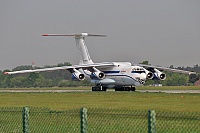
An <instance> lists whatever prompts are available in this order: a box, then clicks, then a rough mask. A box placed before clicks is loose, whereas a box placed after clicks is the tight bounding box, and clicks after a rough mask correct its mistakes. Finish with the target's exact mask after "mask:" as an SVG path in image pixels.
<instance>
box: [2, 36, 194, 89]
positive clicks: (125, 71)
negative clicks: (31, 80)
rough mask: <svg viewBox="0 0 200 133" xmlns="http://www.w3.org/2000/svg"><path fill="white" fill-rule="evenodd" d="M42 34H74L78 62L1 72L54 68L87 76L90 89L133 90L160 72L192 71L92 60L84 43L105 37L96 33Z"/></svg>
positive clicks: (74, 75)
mask: <svg viewBox="0 0 200 133" xmlns="http://www.w3.org/2000/svg"><path fill="white" fill-rule="evenodd" d="M42 36H70V37H74V38H75V41H76V46H77V49H78V51H79V55H80V58H81V59H80V62H79V65H72V66H62V67H53V68H43V69H32V70H21V71H13V72H5V73H4V74H19V73H31V72H44V71H54V70H68V71H69V72H70V73H71V74H72V76H71V78H72V80H77V81H81V80H84V79H88V80H90V81H91V82H92V83H94V84H95V86H93V87H92V91H106V90H107V89H110V88H114V89H115V91H135V90H136V86H142V85H143V84H144V83H145V81H146V80H148V79H149V80H165V79H166V74H165V73H164V72H162V71H163V70H165V71H171V72H178V73H185V74H195V72H190V71H184V70H178V69H171V68H167V67H160V66H151V65H144V64H135V65H132V64H131V63H130V62H101V63H94V62H93V61H92V59H91V57H90V55H89V52H88V49H87V46H86V44H85V38H86V37H107V36H106V35H99V34H88V33H81V34H66V35H61V34H43V35H42Z"/></svg>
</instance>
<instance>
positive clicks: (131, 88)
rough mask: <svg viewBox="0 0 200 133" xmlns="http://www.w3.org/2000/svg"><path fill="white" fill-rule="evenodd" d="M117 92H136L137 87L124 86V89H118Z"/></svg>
mask: <svg viewBox="0 0 200 133" xmlns="http://www.w3.org/2000/svg"><path fill="white" fill-rule="evenodd" d="M115 91H135V87H132V86H131V87H127V86H122V87H116V88H115Z"/></svg>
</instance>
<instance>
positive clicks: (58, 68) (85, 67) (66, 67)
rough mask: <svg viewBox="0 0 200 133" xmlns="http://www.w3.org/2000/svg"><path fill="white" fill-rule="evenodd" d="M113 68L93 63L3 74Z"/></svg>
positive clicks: (105, 63) (107, 64) (111, 64)
mask: <svg viewBox="0 0 200 133" xmlns="http://www.w3.org/2000/svg"><path fill="white" fill-rule="evenodd" d="M111 66H114V63H112V62H103V63H93V64H81V65H72V66H62V67H52V68H42V69H34V70H21V71H13V72H4V74H19V73H31V72H45V71H55V70H68V69H74V68H75V69H80V68H82V69H87V68H91V67H97V68H105V67H111Z"/></svg>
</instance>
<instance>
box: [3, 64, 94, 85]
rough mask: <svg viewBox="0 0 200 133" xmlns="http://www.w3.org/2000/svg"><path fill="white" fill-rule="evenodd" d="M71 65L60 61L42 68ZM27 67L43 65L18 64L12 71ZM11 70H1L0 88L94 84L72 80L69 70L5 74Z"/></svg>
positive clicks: (32, 67)
mask: <svg viewBox="0 0 200 133" xmlns="http://www.w3.org/2000/svg"><path fill="white" fill-rule="evenodd" d="M61 66H71V64H70V63H68V62H65V63H59V64H57V65H52V66H50V65H46V66H44V67H42V68H51V67H61ZM27 69H41V67H34V66H31V65H26V66H18V67H16V68H14V69H12V71H19V70H27ZM7 71H10V70H4V71H0V88H23V87H25V88H30V87H76V86H92V85H93V84H92V83H90V82H89V81H87V80H83V81H72V80H71V73H70V72H69V71H67V70H57V71H47V72H40V73H25V74H14V75H4V74H3V73H4V72H7Z"/></svg>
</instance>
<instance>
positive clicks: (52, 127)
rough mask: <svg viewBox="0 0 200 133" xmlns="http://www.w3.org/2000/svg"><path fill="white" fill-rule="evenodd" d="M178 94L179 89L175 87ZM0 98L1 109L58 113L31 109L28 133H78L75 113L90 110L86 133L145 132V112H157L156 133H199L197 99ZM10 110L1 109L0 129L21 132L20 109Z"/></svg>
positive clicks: (128, 95) (110, 95) (115, 95)
mask: <svg viewBox="0 0 200 133" xmlns="http://www.w3.org/2000/svg"><path fill="white" fill-rule="evenodd" d="M150 88H151V87H150ZM159 88H160V87H159ZM161 88H163V87H161ZM175 88H176V87H175ZM22 89H23V88H22ZM46 89H47V90H48V89H52V88H46ZM62 89H69V88H62ZM70 89H73V88H70ZM76 89H77V88H76ZM84 89H89V88H84ZM138 89H141V88H138ZM156 89H157V88H156ZM178 89H183V88H181V87H178ZM184 89H185V88H184ZM197 89H198V88H197ZM0 98H1V100H0V109H1V107H24V106H30V107H44V108H50V109H51V110H57V111H53V113H51V112H49V111H48V110H47V111H45V110H44V111H42V110H40V109H39V110H38V111H37V108H33V109H35V110H36V112H34V111H31V113H30V122H29V123H30V131H31V132H80V124H79V122H80V118H79V117H80V116H79V110H80V108H82V107H85V108H88V132H109V133H110V132H147V110H149V109H152V110H156V112H157V113H156V121H157V131H158V132H166V133H171V132H198V131H199V130H200V128H199V127H198V125H199V119H198V120H197V119H196V117H197V118H199V117H198V116H196V115H195V117H194V119H193V114H195V113H196V112H200V94H167V93H147V92H145V93H142V92H66V93H0ZM99 108H102V109H99ZM8 109H9V108H8ZM11 109H12V108H11ZM13 109H14V111H13ZM13 109H12V111H2V110H0V118H1V119H0V122H1V126H2V128H0V132H21V129H22V124H21V112H20V108H17V109H18V111H17V110H16V108H13ZM5 110H6V108H5ZM65 110H67V111H65ZM134 110H135V111H134ZM59 111H61V112H59ZM171 111H175V112H176V113H174V112H171ZM185 112H186V113H185ZM188 112H189V113H188ZM190 112H191V113H190ZM190 114H191V116H190ZM187 115H188V116H187ZM188 127H190V128H188Z"/></svg>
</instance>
